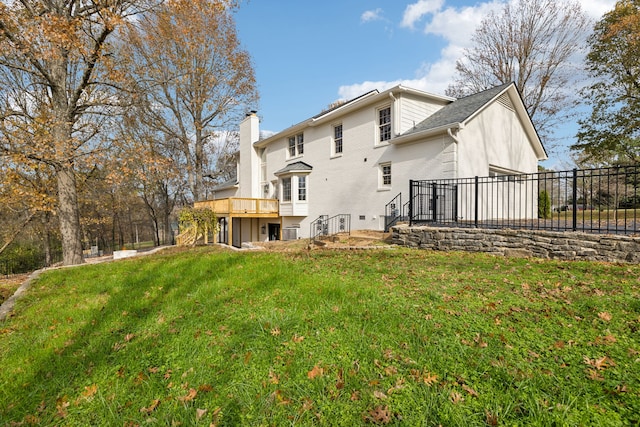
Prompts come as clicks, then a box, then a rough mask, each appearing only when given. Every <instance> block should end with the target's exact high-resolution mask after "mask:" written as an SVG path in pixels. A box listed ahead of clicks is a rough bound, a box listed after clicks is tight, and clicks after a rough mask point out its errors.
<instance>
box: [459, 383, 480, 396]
mask: <svg viewBox="0 0 640 427" xmlns="http://www.w3.org/2000/svg"><path fill="white" fill-rule="evenodd" d="M462 389H463V390H464V391H466V392H467V393H469V394H470V395H471V396H473V397H478V392H477V391H475V390H474V389H472V388H471V387H469V386H468V385H466V384H462Z"/></svg>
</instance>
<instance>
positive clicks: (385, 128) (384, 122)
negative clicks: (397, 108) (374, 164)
mask: <svg viewBox="0 0 640 427" xmlns="http://www.w3.org/2000/svg"><path fill="white" fill-rule="evenodd" d="M390 139H391V107H390V106H389V107H385V108H382V109H380V110H378V142H385V141H388V140H390Z"/></svg>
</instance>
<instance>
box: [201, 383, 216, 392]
mask: <svg viewBox="0 0 640 427" xmlns="http://www.w3.org/2000/svg"><path fill="white" fill-rule="evenodd" d="M198 391H201V392H203V393H208V392H210V391H213V386H212V385H211V384H202V385H201V386H199V387H198Z"/></svg>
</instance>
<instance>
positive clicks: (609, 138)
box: [571, 0, 640, 164]
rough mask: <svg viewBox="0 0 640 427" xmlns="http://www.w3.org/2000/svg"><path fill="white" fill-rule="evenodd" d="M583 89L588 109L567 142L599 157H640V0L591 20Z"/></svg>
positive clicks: (613, 160)
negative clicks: (572, 140)
mask: <svg viewBox="0 0 640 427" xmlns="http://www.w3.org/2000/svg"><path fill="white" fill-rule="evenodd" d="M588 42H589V46H590V51H589V54H588V56H587V66H588V71H589V74H590V76H591V77H592V79H593V84H591V85H590V86H588V87H587V88H585V89H584V90H583V91H582V94H583V96H584V98H585V99H586V100H587V102H588V103H589V104H590V105H591V114H590V115H589V117H588V118H585V119H583V120H581V121H580V122H579V123H580V131H579V132H578V134H577V137H578V143H576V144H574V145H573V146H572V147H571V148H572V149H573V150H576V151H577V152H581V153H582V154H583V155H584V156H586V157H587V158H588V159H590V160H591V161H595V162H600V163H608V164H611V163H619V162H632V163H638V162H640V65H639V62H638V58H640V1H637V0H622V1H619V2H618V3H616V6H615V8H614V9H613V10H612V11H610V12H608V13H606V14H605V15H604V16H603V18H602V19H601V20H600V21H599V22H598V23H597V24H596V25H595V29H594V32H593V34H592V35H591V37H590V38H589V40H588Z"/></svg>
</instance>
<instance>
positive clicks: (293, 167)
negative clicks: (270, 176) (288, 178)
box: [274, 162, 313, 175]
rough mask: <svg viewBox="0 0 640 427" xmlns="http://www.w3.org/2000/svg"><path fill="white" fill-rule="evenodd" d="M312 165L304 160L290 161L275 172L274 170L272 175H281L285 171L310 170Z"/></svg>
mask: <svg viewBox="0 0 640 427" xmlns="http://www.w3.org/2000/svg"><path fill="white" fill-rule="evenodd" d="M312 169H313V167H312V166H311V165H308V164H306V163H305V162H294V163H290V164H288V165H287V166H285V167H284V168H282V169H280V170H279V171H277V172H274V175H282V174H285V173H287V172H300V171H310V170H312Z"/></svg>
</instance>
